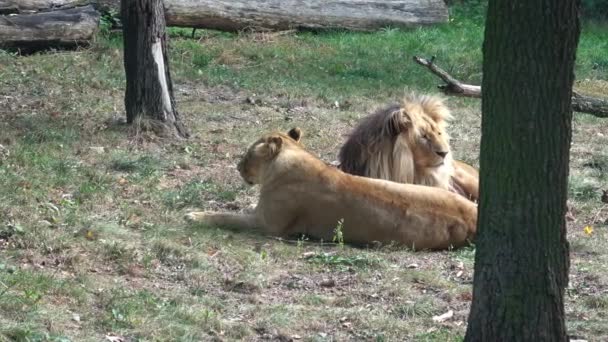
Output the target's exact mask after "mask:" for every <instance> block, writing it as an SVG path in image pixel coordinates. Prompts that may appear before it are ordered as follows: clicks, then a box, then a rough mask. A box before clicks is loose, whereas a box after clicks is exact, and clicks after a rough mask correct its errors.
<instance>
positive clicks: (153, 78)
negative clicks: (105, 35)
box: [121, 0, 188, 137]
mask: <svg viewBox="0 0 608 342" xmlns="http://www.w3.org/2000/svg"><path fill="white" fill-rule="evenodd" d="M121 9H122V16H123V18H122V22H123V39H124V65H125V74H126V78H127V87H126V91H125V109H126V112H127V122H128V123H130V124H133V123H134V124H136V125H138V127H141V128H146V127H149V128H152V129H153V130H155V131H156V132H157V133H159V134H162V135H167V134H170V135H174V136H177V137H187V136H188V133H187V132H186V129H185V127H184V126H183V124H182V123H181V121H180V118H179V115H178V113H177V110H176V108H175V100H174V98H173V85H172V82H171V74H170V72H169V59H168V58H167V44H166V41H167V35H166V32H165V16H164V10H163V3H162V1H161V0H123V1H121ZM142 124H145V125H142Z"/></svg>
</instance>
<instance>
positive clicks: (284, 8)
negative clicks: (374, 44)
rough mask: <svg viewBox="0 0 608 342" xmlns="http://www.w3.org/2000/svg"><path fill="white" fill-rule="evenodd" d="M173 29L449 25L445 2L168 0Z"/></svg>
mask: <svg viewBox="0 0 608 342" xmlns="http://www.w3.org/2000/svg"><path fill="white" fill-rule="evenodd" d="M164 1H165V16H166V20H167V25H171V26H183V27H193V28H208V29H217V30H224V31H238V30H244V29H267V30H268V29H270V30H289V29H348V30H354V31H373V30H377V29H380V28H385V27H389V26H390V27H414V26H420V25H429V24H436V23H442V22H446V21H447V19H448V11H447V7H446V5H445V3H444V2H443V0H424V1H420V0H403V1H394V0H307V1H301V0H164Z"/></svg>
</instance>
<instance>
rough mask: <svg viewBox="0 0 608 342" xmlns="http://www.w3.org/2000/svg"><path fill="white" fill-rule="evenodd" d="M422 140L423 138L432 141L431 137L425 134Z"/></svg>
mask: <svg viewBox="0 0 608 342" xmlns="http://www.w3.org/2000/svg"><path fill="white" fill-rule="evenodd" d="M422 138H423V139H424V140H430V139H429V135H428V134H424V135H423V136H422Z"/></svg>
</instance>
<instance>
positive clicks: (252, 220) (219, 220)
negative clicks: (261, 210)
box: [184, 211, 259, 229]
mask: <svg viewBox="0 0 608 342" xmlns="http://www.w3.org/2000/svg"><path fill="white" fill-rule="evenodd" d="M184 218H185V219H186V220H187V221H189V222H193V223H203V224H208V225H214V226H224V227H233V228H238V229H253V228H258V227H259V225H258V222H257V219H256V217H255V215H253V214H252V213H245V214H240V213H217V212H210V211H193V212H190V213H188V214H186V215H185V216H184Z"/></svg>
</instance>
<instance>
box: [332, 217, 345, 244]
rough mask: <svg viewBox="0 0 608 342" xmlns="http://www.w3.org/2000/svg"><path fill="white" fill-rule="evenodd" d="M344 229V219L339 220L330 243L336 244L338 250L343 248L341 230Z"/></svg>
mask: <svg viewBox="0 0 608 342" xmlns="http://www.w3.org/2000/svg"><path fill="white" fill-rule="evenodd" d="M343 227H344V219H339V220H338V224H337V225H336V228H334V237H333V238H332V241H333V242H335V243H337V244H338V245H339V246H340V248H344V233H343V232H342V228H343Z"/></svg>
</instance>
